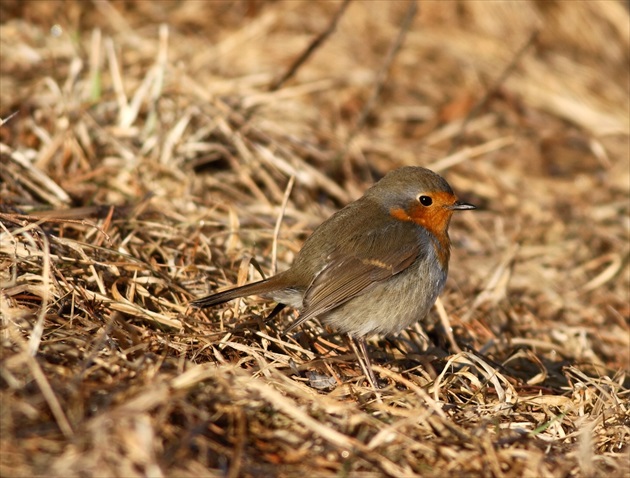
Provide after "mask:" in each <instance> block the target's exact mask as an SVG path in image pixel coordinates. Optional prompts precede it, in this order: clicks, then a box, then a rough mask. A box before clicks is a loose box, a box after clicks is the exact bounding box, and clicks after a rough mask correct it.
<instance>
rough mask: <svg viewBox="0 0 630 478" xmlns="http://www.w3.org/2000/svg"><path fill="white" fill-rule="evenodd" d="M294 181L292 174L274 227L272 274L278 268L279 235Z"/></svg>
mask: <svg viewBox="0 0 630 478" xmlns="http://www.w3.org/2000/svg"><path fill="white" fill-rule="evenodd" d="M293 183H295V176H291V177H290V178H289V183H288V184H287V187H286V189H285V190H284V197H283V198H282V205H281V206H280V214H278V219H277V220H276V227H274V229H273V244H272V246H271V273H272V274H275V273H276V272H277V269H278V235H279V234H280V225H281V224H282V219H283V218H284V211H285V210H286V208H287V203H288V202H289V197H290V196H291V191H292V190H293Z"/></svg>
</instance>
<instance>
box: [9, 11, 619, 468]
mask: <svg viewBox="0 0 630 478" xmlns="http://www.w3.org/2000/svg"><path fill="white" fill-rule="evenodd" d="M340 5H341V3H339V2H324V3H316V2H260V1H254V0H250V1H239V2H233V3H232V2H225V3H221V2H199V1H185V2H177V3H168V2H134V1H126V2H115V3H108V2H104V1H94V2H89V3H88V2H83V1H76V2H54V1H51V2H44V1H38V2H20V1H17V0H16V1H10V0H3V1H2V3H0V12H1V14H2V25H1V29H0V54H1V56H2V61H1V63H0V75H1V76H0V115H1V117H2V118H3V119H4V121H3V124H2V126H1V127H0V148H1V149H0V155H1V163H0V177H1V179H2V182H1V184H0V194H1V198H2V200H1V202H2V208H1V210H0V214H1V215H0V219H1V227H2V230H1V231H0V237H1V239H0V241H1V242H0V264H1V265H0V280H1V287H2V289H1V297H0V300H1V303H0V314H1V317H2V322H1V327H2V329H1V330H2V346H1V350H2V365H1V368H0V391H1V393H2V406H1V408H0V425H1V430H2V435H1V442H0V445H1V451H0V453H1V454H0V475H1V476H64V477H69V476H125V477H131V476H227V477H237V476H278V477H289V476H304V475H305V474H306V475H307V476H314V475H316V476H353V477H372V476H393V477H400V476H427V477H442V476H492V477H534V476H536V477H537V476H554V477H573V476H576V477H577V476H585V477H604V476H605V477H621V476H628V473H630V465H629V462H630V457H629V450H630V448H629V441H630V401H629V397H628V390H629V382H630V379H629V378H628V371H629V370H630V364H629V361H630V357H629V348H630V338H629V315H630V305H629V297H628V290H629V288H630V271H629V266H628V254H629V240H628V239H629V231H630V220H629V199H628V198H629V196H628V195H629V192H630V171H629V157H630V153H629V146H628V145H629V143H628V142H629V120H628V118H629V117H630V116H629V105H628V98H629V91H628V81H629V73H628V60H629V57H630V48H629V41H630V33H629V27H628V25H629V20H628V10H627V9H626V7H625V5H624V4H623V3H621V2H613V1H608V2H587V1H585V2H560V1H550V2H534V1H521V2H468V1H459V2H422V3H420V4H419V12H418V13H417V14H416V15H415V17H413V15H412V14H411V13H410V12H409V4H408V3H404V2H403V3H397V2H351V3H350V4H349V5H348V6H347V9H346V10H345V11H344V12H342V13H341V15H340V18H339V22H338V24H337V25H336V28H335V29H334V30H333V29H332V28H330V27H331V26H332V25H331V21H332V19H333V17H334V16H335V13H336V12H337V11H338V9H339V8H340ZM408 20H412V23H411V26H410V28H409V29H408V31H406V30H405V29H404V28H402V29H401V25H404V23H405V21H408ZM53 25H57V26H56V27H54V28H51V27H53ZM327 30H330V31H328V32H327ZM535 32H538V34H536V33H535ZM319 35H321V38H320V43H318V44H315V45H314V47H313V51H312V55H310V56H309V57H308V58H306V59H305V61H304V62H303V63H302V64H300V65H297V68H296V71H295V74H294V75H292V76H290V77H289V78H288V79H286V81H282V78H283V76H282V75H283V73H285V72H287V71H289V68H290V66H291V64H292V63H293V62H295V60H296V59H297V58H298V57H299V56H300V55H301V54H302V53H303V52H305V51H306V49H307V48H308V47H309V45H310V44H313V42H314V40H315V39H317V38H318V36H319ZM397 42H398V43H397ZM274 82H276V83H274ZM274 85H275V87H271V86H274ZM14 112H16V113H17V114H16V115H15V116H14V117H12V118H10V119H7V117H8V116H9V115H11V114H12V113H14ZM405 164H420V165H424V166H428V167H431V168H433V169H435V170H438V171H440V172H442V173H443V174H444V175H445V176H446V177H447V178H448V180H449V182H450V183H451V184H452V186H453V187H454V189H455V190H456V191H458V192H459V193H460V195H461V196H462V197H463V198H464V199H466V200H470V201H471V202H474V203H477V204H479V205H481V206H483V209H482V210H480V211H475V212H471V213H462V214H460V215H458V216H457V218H456V219H455V220H454V223H453V225H452V228H451V230H452V238H453V242H454V251H453V260H452V263H451V274H450V277H449V281H448V285H447V290H446V291H445V293H444V294H443V296H442V305H443V308H441V309H439V310H440V312H441V314H442V315H443V316H444V317H445V318H447V319H448V320H450V323H451V324H452V326H453V334H454V337H455V340H456V341H457V343H458V344H459V347H461V350H462V351H460V352H456V350H455V349H453V348H452V347H450V346H449V345H448V342H447V341H446V340H445V339H444V336H445V334H444V331H443V329H441V328H440V327H439V326H437V325H436V326H433V325H432V323H439V321H437V320H433V321H432V323H430V324H428V325H427V327H426V331H424V330H422V329H421V328H420V326H417V327H416V328H415V329H413V330H409V331H406V332H405V333H403V334H402V335H401V336H400V337H393V338H390V339H388V340H385V339H383V338H374V339H373V340H372V341H371V343H370V347H371V349H372V352H373V356H374V359H375V360H374V361H375V363H376V364H378V366H377V367H375V368H376V370H377V372H378V373H379V374H380V376H381V377H383V378H385V379H387V381H388V386H387V387H386V388H384V389H383V390H382V391H381V392H380V394H379V395H378V396H377V395H375V393H373V391H372V390H371V389H370V387H369V386H368V385H367V383H366V381H365V380H364V378H363V377H361V376H360V368H359V367H358V364H357V362H356V360H355V359H354V357H353V355H352V352H351V350H350V349H348V347H347V345H346V344H345V343H344V341H343V340H342V339H341V338H340V337H339V336H337V335H336V334H335V333H334V331H330V330H325V329H324V328H323V327H322V326H321V324H319V323H318V322H317V321H312V322H311V323H309V324H307V325H306V326H304V327H302V328H301V329H300V331H299V332H298V333H296V334H292V335H291V336H289V337H284V336H283V335H282V330H283V329H285V328H286V327H287V326H288V324H290V322H291V320H292V314H293V312H287V313H283V314H282V315H281V316H280V317H279V318H278V319H277V320H275V321H271V322H265V320H264V317H265V314H266V313H268V311H269V310H270V308H271V307H272V306H273V304H269V303H266V302H264V301H262V300H261V299H259V298H249V299H244V300H239V301H235V302H233V303H230V304H227V305H226V306H224V307H221V308H217V309H214V310H207V311H203V312H199V311H192V310H189V309H188V307H187V302H188V301H189V300H190V299H191V298H192V297H195V296H199V295H202V294H204V293H207V292H209V291H211V290H215V289H216V288H218V287H224V286H228V285H232V284H235V283H239V284H240V283H244V282H246V281H250V280H254V279H256V278H258V277H259V272H257V268H260V269H261V270H262V271H264V273H265V274H272V273H273V272H274V271H275V270H276V268H277V269H278V270H281V269H283V268H286V267H287V266H288V265H289V264H290V263H291V261H292V259H293V257H294V254H295V252H296V251H297V250H299V248H300V244H301V243H302V241H303V239H304V238H305V237H306V236H307V234H308V232H309V231H311V230H312V229H313V228H314V227H315V226H316V225H317V224H318V223H320V222H321V221H322V220H323V219H324V218H326V217H327V216H328V215H330V214H331V213H332V212H333V211H335V210H336V209H338V208H339V207H341V206H342V205H344V204H345V203H347V202H348V201H351V200H352V199H354V198H357V197H358V196H360V195H361V193H362V191H363V190H364V189H365V188H367V187H368V186H369V185H370V184H371V183H372V182H373V180H375V179H377V178H378V177H380V176H381V175H383V174H384V173H385V172H386V171H388V170H390V169H392V168H395V167H398V166H401V165H405ZM289 194H290V195H289ZM287 197H288V200H286V198H287ZM285 201H286V204H284V203H285ZM284 206H285V207H284ZM279 221H281V222H279ZM278 224H279V225H280V227H279V228H278V227H277V226H278ZM433 314H434V317H433V318H434V319H436V318H437V316H438V314H437V313H435V312H434V313H433Z"/></svg>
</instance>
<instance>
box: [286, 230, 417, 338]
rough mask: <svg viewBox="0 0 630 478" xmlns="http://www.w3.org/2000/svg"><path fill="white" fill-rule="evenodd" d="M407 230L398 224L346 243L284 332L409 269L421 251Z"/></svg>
mask: <svg viewBox="0 0 630 478" xmlns="http://www.w3.org/2000/svg"><path fill="white" fill-rule="evenodd" d="M407 226H408V225H406V224H404V223H399V224H395V225H392V226H391V227H389V228H386V229H381V230H377V231H372V232H370V233H368V234H364V235H362V236H357V237H356V238H353V239H352V240H350V241H348V243H347V246H346V247H344V249H343V250H335V251H334V252H333V253H332V254H331V255H330V256H329V260H328V263H327V264H326V266H325V267H324V268H323V269H322V271H321V272H320V273H319V274H317V275H316V277H315V279H314V280H313V282H312V283H311V285H310V286H309V287H308V288H307V290H306V292H305V294H304V299H303V308H302V313H301V314H300V317H299V318H298V320H297V321H296V322H294V323H293V324H292V325H291V327H290V328H289V329H288V330H287V331H286V332H290V331H291V330H292V329H294V328H295V327H297V326H298V325H300V324H302V323H304V322H305V321H307V320H308V319H310V318H312V317H316V316H318V315H321V314H324V313H326V312H328V311H330V310H332V309H334V308H335V307H338V306H340V305H341V304H343V303H344V302H347V301H348V300H350V299H352V298H354V297H356V296H358V295H361V294H363V293H365V292H367V291H368V290H369V288H370V286H372V285H373V284H375V283H378V282H381V281H384V280H387V279H388V278H390V277H392V276H393V275H396V274H398V273H399V272H402V271H404V270H405V269H406V268H407V267H409V266H410V265H411V264H412V263H413V262H414V261H415V260H416V259H417V258H418V256H419V255H420V254H421V249H422V248H421V243H420V240H419V237H418V233H417V231H416V230H414V228H409V227H407ZM384 244H385V245H386V246H385V247H384Z"/></svg>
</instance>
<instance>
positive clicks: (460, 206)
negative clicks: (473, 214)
mask: <svg viewBox="0 0 630 478" xmlns="http://www.w3.org/2000/svg"><path fill="white" fill-rule="evenodd" d="M448 209H451V210H453V211H465V210H466V209H477V206H474V205H472V204H469V203H467V202H460V201H457V202H456V203H455V204H451V205H450V206H448Z"/></svg>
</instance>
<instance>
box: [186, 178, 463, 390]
mask: <svg viewBox="0 0 630 478" xmlns="http://www.w3.org/2000/svg"><path fill="white" fill-rule="evenodd" d="M469 209H476V206H474V205H472V204H469V203H466V202H462V201H460V200H459V199H458V197H457V196H456V195H455V194H454V192H453V190H452V189H451V187H450V185H449V184H448V182H447V181H446V180H445V179H444V178H443V177H442V176H440V175H439V174H437V173H435V172H433V171H431V170H429V169H427V168H424V167H420V166H405V167H401V168H398V169H394V170H392V171H390V172H389V173H387V174H386V175H385V176H384V177H383V178H382V179H381V180H380V181H378V182H376V183H375V184H374V185H373V186H372V187H370V188H369V189H368V190H367V191H366V192H365V193H364V195H363V196H362V197H361V198H359V199H357V200H356V201H354V202H351V203H350V204H348V205H347V206H345V207H344V208H342V209H340V210H339V211H337V212H336V213H335V214H333V215H332V216H331V217H329V218H328V219H326V220H325V221H324V222H323V223H321V224H320V225H319V226H318V227H316V228H315V229H314V231H313V232H312V234H311V235H310V236H309V237H308V239H307V240H306V241H305V242H304V244H303V246H302V248H301V249H300V251H299V252H298V254H297V255H296V257H295V260H294V262H293V264H292V266H291V267H290V268H289V269H287V270H285V271H283V272H280V273H278V274H276V275H274V276H272V277H269V278H267V279H263V280H260V281H258V282H253V283H250V284H246V285H242V286H240V287H236V288H231V289H228V290H224V291H222V292H217V293H214V294H211V295H208V296H206V297H202V298H200V299H196V300H193V301H192V302H191V303H190V304H191V305H192V306H193V307H195V308H205V307H212V306H215V305H219V304H222V303H224V302H227V301H230V300H232V299H236V298H239V297H245V296H250V295H258V296H261V297H263V298H266V299H271V300H273V301H275V302H277V303H278V305H277V306H276V308H275V309H274V311H273V312H272V314H271V315H274V316H275V315H276V313H277V312H279V311H280V310H281V309H282V308H284V307H285V306H290V307H293V308H295V309H297V310H298V311H299V316H298V318H297V320H296V321H295V322H294V323H293V324H292V325H291V326H290V327H289V328H288V329H287V330H286V331H285V332H284V333H285V335H286V334H287V333H289V332H291V331H292V330H293V329H295V328H296V327H298V326H300V325H301V324H303V323H304V322H306V321H308V320H310V319H312V318H315V317H317V318H319V319H320V320H321V321H323V323H325V324H326V325H328V326H330V327H332V328H333V329H335V330H336V331H338V332H340V333H343V334H347V335H348V336H349V338H350V341H351V343H352V341H353V340H354V341H356V343H357V344H358V345H359V348H360V350H361V352H362V355H363V357H361V356H360V355H359V353H358V352H357V351H356V348H355V352H356V354H357V358H358V359H359V363H360V365H361V367H362V369H363V371H364V373H365V375H366V378H367V379H368V380H369V381H370V382H371V384H372V386H373V387H376V385H375V384H376V383H377V382H376V376H375V375H374V372H373V371H372V367H371V363H370V359H369V355H368V352H367V346H366V341H365V340H366V338H367V337H369V336H372V335H375V334H376V335H392V334H397V333H399V332H401V331H402V330H404V329H405V328H407V327H409V326H411V325H412V324H414V323H415V322H417V321H422V319H424V318H425V317H426V315H427V314H428V312H429V310H430V308H431V307H432V306H433V304H434V303H435V301H436V299H437V297H438V295H439V294H440V293H441V292H442V290H443V289H444V285H445V283H446V278H447V274H448V263H449V258H450V254H451V252H450V240H449V235H448V228H449V223H450V220H451V217H452V215H453V213H454V212H455V211H462V210H469ZM353 347H354V345H353Z"/></svg>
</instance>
